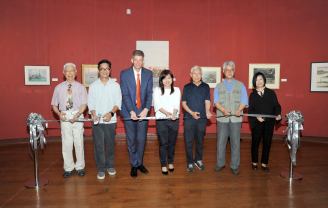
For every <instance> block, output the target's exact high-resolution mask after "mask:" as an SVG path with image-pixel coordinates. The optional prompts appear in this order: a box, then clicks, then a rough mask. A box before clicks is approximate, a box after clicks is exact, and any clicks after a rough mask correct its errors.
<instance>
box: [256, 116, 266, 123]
mask: <svg viewBox="0 0 328 208" xmlns="http://www.w3.org/2000/svg"><path fill="white" fill-rule="evenodd" d="M256 118H257V120H258V121H259V122H263V121H265V120H264V118H262V117H256Z"/></svg>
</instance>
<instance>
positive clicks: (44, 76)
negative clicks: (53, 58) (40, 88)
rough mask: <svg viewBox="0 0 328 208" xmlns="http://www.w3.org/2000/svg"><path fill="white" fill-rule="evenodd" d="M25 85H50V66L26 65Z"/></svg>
mask: <svg viewBox="0 0 328 208" xmlns="http://www.w3.org/2000/svg"><path fill="white" fill-rule="evenodd" d="M24 72H25V85H50V66H24Z"/></svg>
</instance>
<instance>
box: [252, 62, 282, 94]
mask: <svg viewBox="0 0 328 208" xmlns="http://www.w3.org/2000/svg"><path fill="white" fill-rule="evenodd" d="M257 72H262V73H263V74H264V76H265V78H266V84H265V86H266V87H268V88H270V89H279V85H280V64H249V78H248V89H253V76H254V74H256V73H257Z"/></svg>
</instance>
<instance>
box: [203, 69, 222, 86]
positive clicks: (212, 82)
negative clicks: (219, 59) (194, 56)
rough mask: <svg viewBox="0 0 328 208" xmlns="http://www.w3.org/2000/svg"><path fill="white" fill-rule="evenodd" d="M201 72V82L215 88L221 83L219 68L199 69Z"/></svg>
mask: <svg viewBox="0 0 328 208" xmlns="http://www.w3.org/2000/svg"><path fill="white" fill-rule="evenodd" d="M201 68H202V70H203V77H202V81H203V82H205V83H206V84H208V85H209V86H210V88H215V87H216V85H217V84H218V83H219V82H221V67H201Z"/></svg>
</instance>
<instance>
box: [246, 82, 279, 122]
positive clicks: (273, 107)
mask: <svg viewBox="0 0 328 208" xmlns="http://www.w3.org/2000/svg"><path fill="white" fill-rule="evenodd" d="M248 113H249V114H266V115H275V116H278V115H279V114H281V106H280V104H279V102H278V99H277V96H276V93H275V92H274V91H273V90H271V89H269V88H264V93H263V95H262V97H261V96H260V95H259V94H258V93H257V91H256V90H254V91H253V92H252V93H251V94H250V96H249V108H248ZM249 119H250V123H251V126H252V128H254V127H255V125H256V123H257V122H259V121H258V120H257V118H256V117H249ZM274 120H275V119H274V118H265V121H266V122H273V123H274ZM277 123H279V121H277Z"/></svg>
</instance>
